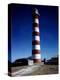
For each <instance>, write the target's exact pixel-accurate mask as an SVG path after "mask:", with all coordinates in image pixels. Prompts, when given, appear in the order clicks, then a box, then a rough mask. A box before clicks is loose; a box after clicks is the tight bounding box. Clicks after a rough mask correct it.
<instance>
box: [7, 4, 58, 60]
mask: <svg viewBox="0 0 60 80" xmlns="http://www.w3.org/2000/svg"><path fill="white" fill-rule="evenodd" d="M34 8H37V9H38V11H39V14H40V17H39V28H40V40H41V41H40V45H41V57H42V59H44V58H46V59H49V58H50V57H52V56H55V55H57V54H58V7H57V6H39V5H38V6H37V5H34V6H33V5H21V4H15V5H12V7H11V53H10V52H9V54H11V59H12V61H15V60H16V59H19V58H24V57H29V56H31V55H32V9H34Z"/></svg>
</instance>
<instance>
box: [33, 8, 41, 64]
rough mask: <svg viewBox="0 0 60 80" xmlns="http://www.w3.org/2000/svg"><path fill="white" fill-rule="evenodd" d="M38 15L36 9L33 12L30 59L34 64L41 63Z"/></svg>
mask: <svg viewBox="0 0 60 80" xmlns="http://www.w3.org/2000/svg"><path fill="white" fill-rule="evenodd" d="M39 16H40V15H39V13H38V10H37V9H34V10H33V13H32V18H33V31H32V59H33V62H34V63H39V62H41V54H40V32H39Z"/></svg>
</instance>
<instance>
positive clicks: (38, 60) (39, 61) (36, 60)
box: [33, 59, 41, 63]
mask: <svg viewBox="0 0 60 80" xmlns="http://www.w3.org/2000/svg"><path fill="white" fill-rule="evenodd" d="M33 62H34V63H41V60H40V59H33Z"/></svg>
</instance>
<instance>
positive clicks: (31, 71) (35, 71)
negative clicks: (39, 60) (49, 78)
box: [12, 64, 58, 76]
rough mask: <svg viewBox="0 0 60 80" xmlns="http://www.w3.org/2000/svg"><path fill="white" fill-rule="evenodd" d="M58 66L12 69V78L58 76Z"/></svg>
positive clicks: (38, 65)
mask: <svg viewBox="0 0 60 80" xmlns="http://www.w3.org/2000/svg"><path fill="white" fill-rule="evenodd" d="M57 73H58V65H40V64H35V65H32V66H20V67H12V76H28V75H47V74H57Z"/></svg>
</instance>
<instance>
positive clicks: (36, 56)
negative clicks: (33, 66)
mask: <svg viewBox="0 0 60 80" xmlns="http://www.w3.org/2000/svg"><path fill="white" fill-rule="evenodd" d="M33 59H41V55H40V54H35V55H33Z"/></svg>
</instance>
